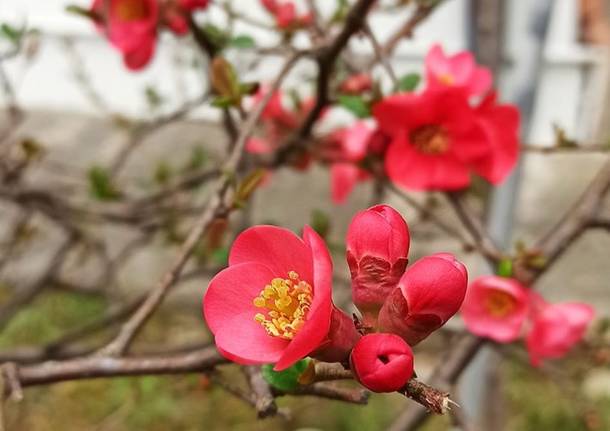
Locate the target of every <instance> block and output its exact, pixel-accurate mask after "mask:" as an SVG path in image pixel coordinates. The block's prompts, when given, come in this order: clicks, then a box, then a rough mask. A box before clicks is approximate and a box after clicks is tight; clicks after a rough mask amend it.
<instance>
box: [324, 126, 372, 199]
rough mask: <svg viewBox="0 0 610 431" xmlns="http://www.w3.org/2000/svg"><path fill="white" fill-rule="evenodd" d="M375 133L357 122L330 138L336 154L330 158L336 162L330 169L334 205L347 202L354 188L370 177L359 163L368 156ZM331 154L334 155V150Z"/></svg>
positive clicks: (370, 128) (336, 132)
mask: <svg viewBox="0 0 610 431" xmlns="http://www.w3.org/2000/svg"><path fill="white" fill-rule="evenodd" d="M374 133H375V130H374V129H373V128H372V127H371V126H370V125H368V124H367V123H366V122H364V121H357V122H355V123H354V124H352V125H351V126H350V127H345V128H343V129H340V130H337V131H335V132H334V133H333V134H332V135H331V136H330V138H329V141H330V142H331V145H329V146H330V147H331V148H334V152H335V154H331V155H330V158H331V159H334V160H336V161H335V162H333V163H331V167H330V179H331V196H332V200H333V202H334V203H336V204H340V203H343V202H345V200H346V199H347V197H348V196H349V194H350V193H351V192H352V190H353V189H354V186H355V185H356V184H357V183H358V182H359V181H363V180H366V179H368V178H369V177H370V174H369V173H368V172H367V171H366V170H364V169H362V168H361V167H360V166H358V162H360V161H362V160H363V159H364V158H365V156H366V155H367V152H368V147H369V143H370V141H371V138H372V137H373V135H374ZM333 144H334V145H333ZM327 152H328V150H327ZM330 152H331V153H332V152H333V149H331V150H330Z"/></svg>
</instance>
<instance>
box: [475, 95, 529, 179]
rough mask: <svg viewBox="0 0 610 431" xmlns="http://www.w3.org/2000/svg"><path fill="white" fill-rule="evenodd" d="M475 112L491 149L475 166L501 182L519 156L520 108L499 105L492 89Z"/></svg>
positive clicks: (476, 170) (478, 171) (477, 169)
mask: <svg viewBox="0 0 610 431" xmlns="http://www.w3.org/2000/svg"><path fill="white" fill-rule="evenodd" d="M475 113H476V116H477V121H478V123H479V125H480V126H481V128H482V129H483V131H484V132H485V135H486V136H487V142H489V145H490V151H489V153H488V155H487V156H485V157H484V158H482V159H480V160H477V161H475V163H474V166H473V169H474V171H475V172H476V173H477V174H479V175H480V176H482V177H483V178H485V179H486V180H487V181H489V182H490V183H492V184H500V183H502V181H504V179H506V177H507V176H508V175H509V174H510V173H511V172H512V170H513V168H514V167H515V165H516V164H517V160H518V159H519V110H518V109H517V108H516V107H515V106H514V105H508V104H503V105H501V104H498V103H497V102H496V93H495V92H490V93H489V94H488V95H487V96H486V97H485V99H483V101H482V102H481V104H480V105H479V106H478V107H477V108H476V109H475Z"/></svg>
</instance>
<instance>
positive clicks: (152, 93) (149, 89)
mask: <svg viewBox="0 0 610 431" xmlns="http://www.w3.org/2000/svg"><path fill="white" fill-rule="evenodd" d="M144 96H145V97H146V102H147V103H148V106H149V108H151V109H153V110H155V109H158V108H159V107H161V105H162V104H163V101H164V100H163V97H161V95H160V94H159V93H158V92H157V90H156V89H155V87H153V86H151V85H148V86H146V88H145V89H144Z"/></svg>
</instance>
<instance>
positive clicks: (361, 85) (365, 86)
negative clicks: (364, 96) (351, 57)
mask: <svg viewBox="0 0 610 431" xmlns="http://www.w3.org/2000/svg"><path fill="white" fill-rule="evenodd" d="M371 88H373V79H372V78H371V75H369V74H368V73H357V74H355V75H351V76H350V77H348V78H347V79H346V80H345V81H343V82H342V83H341V86H340V90H341V91H342V92H343V93H347V94H360V93H362V92H364V91H368V90H370V89H371Z"/></svg>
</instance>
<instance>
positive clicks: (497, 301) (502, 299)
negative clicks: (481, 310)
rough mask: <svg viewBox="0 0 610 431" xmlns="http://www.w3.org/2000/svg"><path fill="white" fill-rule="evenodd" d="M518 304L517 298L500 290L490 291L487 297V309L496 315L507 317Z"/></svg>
mask: <svg viewBox="0 0 610 431" xmlns="http://www.w3.org/2000/svg"><path fill="white" fill-rule="evenodd" d="M516 305H517V304H516V301H515V298H513V297H512V296H511V295H509V294H508V293H506V292H502V291H499V290H494V291H492V292H489V293H488V294H487V296H486V298H485V309H486V310H487V312H489V314H491V315H492V316H494V317H505V316H506V315H508V314H509V313H510V312H511V311H513V310H514V308H515V306H516Z"/></svg>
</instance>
